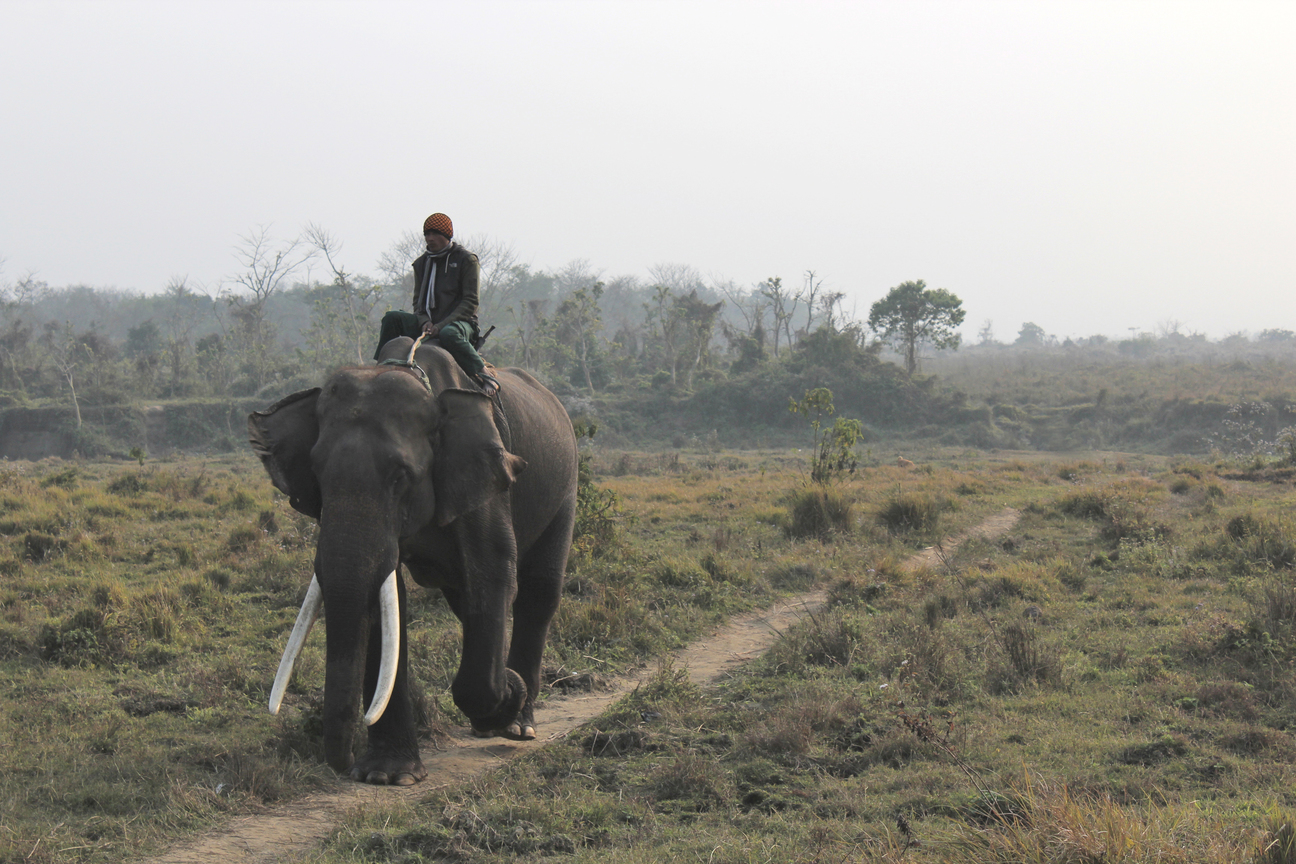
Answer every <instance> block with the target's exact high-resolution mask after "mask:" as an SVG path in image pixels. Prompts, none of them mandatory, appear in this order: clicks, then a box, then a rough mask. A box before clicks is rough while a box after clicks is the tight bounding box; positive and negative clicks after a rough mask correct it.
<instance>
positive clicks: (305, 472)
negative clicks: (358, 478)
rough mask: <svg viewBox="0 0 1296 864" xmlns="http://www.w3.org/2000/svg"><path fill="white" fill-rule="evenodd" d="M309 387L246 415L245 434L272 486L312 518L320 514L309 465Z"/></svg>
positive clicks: (312, 427)
mask: <svg viewBox="0 0 1296 864" xmlns="http://www.w3.org/2000/svg"><path fill="white" fill-rule="evenodd" d="M319 392H320V390H319V388H318V387H312V388H311V389H310V390H303V391H302V392H300V393H294V394H293V395H291V396H286V397H284V398H283V399H280V400H279V401H278V402H276V403H275V404H273V405H271V406H270V407H269V408H267V409H266V410H264V411H256V412H254V413H252V414H249V415H248V438H249V440H250V441H251V444H252V449H253V450H254V451H255V452H256V454H257V455H258V456H260V457H261V464H262V465H264V466H265V469H266V473H267V474H269V475H270V482H272V483H274V485H275V488H276V489H278V490H279V491H280V492H282V493H284V494H285V495H287V496H288V503H290V504H291V505H292V507H293V509H294V510H296V511H297V512H299V513H304V514H306V515H307V516H309V517H311V518H312V519H318V518H319V516H320V507H321V504H320V489H319V481H318V480H316V479H315V471H314V470H313V469H312V468H311V460H310V453H311V448H312V447H314V446H315V440H316V439H317V438H319V420H318V419H317V418H316V416H315V399H316V397H317V396H319Z"/></svg>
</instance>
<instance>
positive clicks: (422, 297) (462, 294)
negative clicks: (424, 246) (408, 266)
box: [412, 243, 481, 328]
mask: <svg viewBox="0 0 1296 864" xmlns="http://www.w3.org/2000/svg"><path fill="white" fill-rule="evenodd" d="M430 263H431V264H435V265H436V271H435V272H436V284H435V287H434V288H433V291H432V301H433V303H432V312H431V314H430V315H429V313H428V303H427V294H428V290H427V289H428V275H429V273H428V265H429V264H430ZM480 279H481V265H480V264H478V263H477V256H476V255H474V254H473V253H471V252H469V251H468V250H467V249H465V248H464V247H462V246H460V245H459V244H458V243H452V244H450V248H449V250H448V251H447V252H446V253H445V254H444V255H435V256H434V255H431V254H429V253H427V252H425V253H423V254H422V255H420V256H419V257H418V258H417V259H416V260H415V261H414V302H413V310H412V311H413V312H414V314H415V315H417V316H418V319H419V324H425V323H426V322H428V321H431V322H432V323H433V324H436V325H437V326H438V327H444V326H445V325H447V324H453V323H454V322H456V321H467V322H468V323H470V324H472V325H473V327H474V328H476V326H477V290H478V288H477V283H478V282H479V281H480Z"/></svg>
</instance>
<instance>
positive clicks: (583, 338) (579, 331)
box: [548, 282, 603, 395]
mask: <svg viewBox="0 0 1296 864" xmlns="http://www.w3.org/2000/svg"><path fill="white" fill-rule="evenodd" d="M601 296H603V283H602V282H595V283H594V284H593V285H591V286H588V287H584V288H577V289H576V290H575V291H572V292H571V293H570V294H568V295H567V296H566V297H565V298H563V301H562V303H561V304H559V306H558V311H557V312H555V313H554V316H553V318H552V319H550V321H549V322H548V323H549V324H550V325H551V326H552V328H553V340H554V344H555V346H556V347H557V348H558V349H559V350H560V351H561V352H562V353H563V354H564V355H567V356H569V357H570V358H571V359H572V360H573V361H574V363H575V364H576V365H577V366H578V367H579V368H580V372H581V375H582V377H583V379H584V381H585V386H586V387H588V388H589V392H590V395H593V394H594V375H593V373H592V371H591V370H592V369H594V368H595V367H596V366H597V365H598V364H599V361H600V360H601V359H602V354H603V351H602V345H601V344H600V341H599V331H600V330H601V329H602V327H603V319H602V314H601V312H600V310H599V297H601Z"/></svg>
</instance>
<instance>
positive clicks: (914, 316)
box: [868, 279, 967, 375]
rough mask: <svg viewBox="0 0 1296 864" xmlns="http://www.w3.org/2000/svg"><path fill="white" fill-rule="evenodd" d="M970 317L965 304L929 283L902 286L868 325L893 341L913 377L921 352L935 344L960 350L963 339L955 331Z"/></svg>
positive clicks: (878, 305)
mask: <svg viewBox="0 0 1296 864" xmlns="http://www.w3.org/2000/svg"><path fill="white" fill-rule="evenodd" d="M966 315H967V313H966V312H964V310H963V301H962V300H960V299H959V298H958V297H957V296H955V295H954V294H951V293H950V292H949V291H946V290H945V289H944V288H928V287H927V283H925V282H923V280H921V279H919V280H918V281H917V282H902V283H900V284H899V285H897V286H896V287H894V288H892V289H891V291H890V292H889V293H888V294H887V296H885V297H883V298H882V299H881V300H879V301H877V302H876V303H874V304H873V306H872V307H871V308H870V309H869V319H868V325H869V328H870V329H871V330H873V331H874V332H875V333H879V334H881V335H882V337H883V338H884V339H888V340H890V341H891V344H892V345H894V346H895V348H896V350H897V351H899V352H900V353H902V354H903V355H904V358H905V370H906V371H908V373H909V374H910V375H913V373H914V372H915V371H916V370H917V369H918V348H919V346H920V345H923V344H924V343H931V344H932V345H934V346H935V347H936V348H938V349H944V348H951V349H957V348H958V347H959V343H960V342H961V340H962V337H961V336H960V335H959V334H958V333H957V332H956V331H955V328H956V327H958V326H959V325H960V324H962V323H963V318H964V317H965V316H966Z"/></svg>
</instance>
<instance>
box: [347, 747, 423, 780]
mask: <svg viewBox="0 0 1296 864" xmlns="http://www.w3.org/2000/svg"><path fill="white" fill-rule="evenodd" d="M350 775H351V779H352V780H355V781H356V782H357V783H368V784H370V785H372V786H413V785H414V784H415V783H418V782H419V781H421V780H424V779H426V778H427V769H426V768H424V767H423V761H422V760H421V759H418V758H417V757H416V758H414V759H410V758H401V757H396V756H375V755H372V754H365V755H364V756H362V757H361V758H360V759H358V760H356V763H355V764H354V765H352V766H351V771H350Z"/></svg>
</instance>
